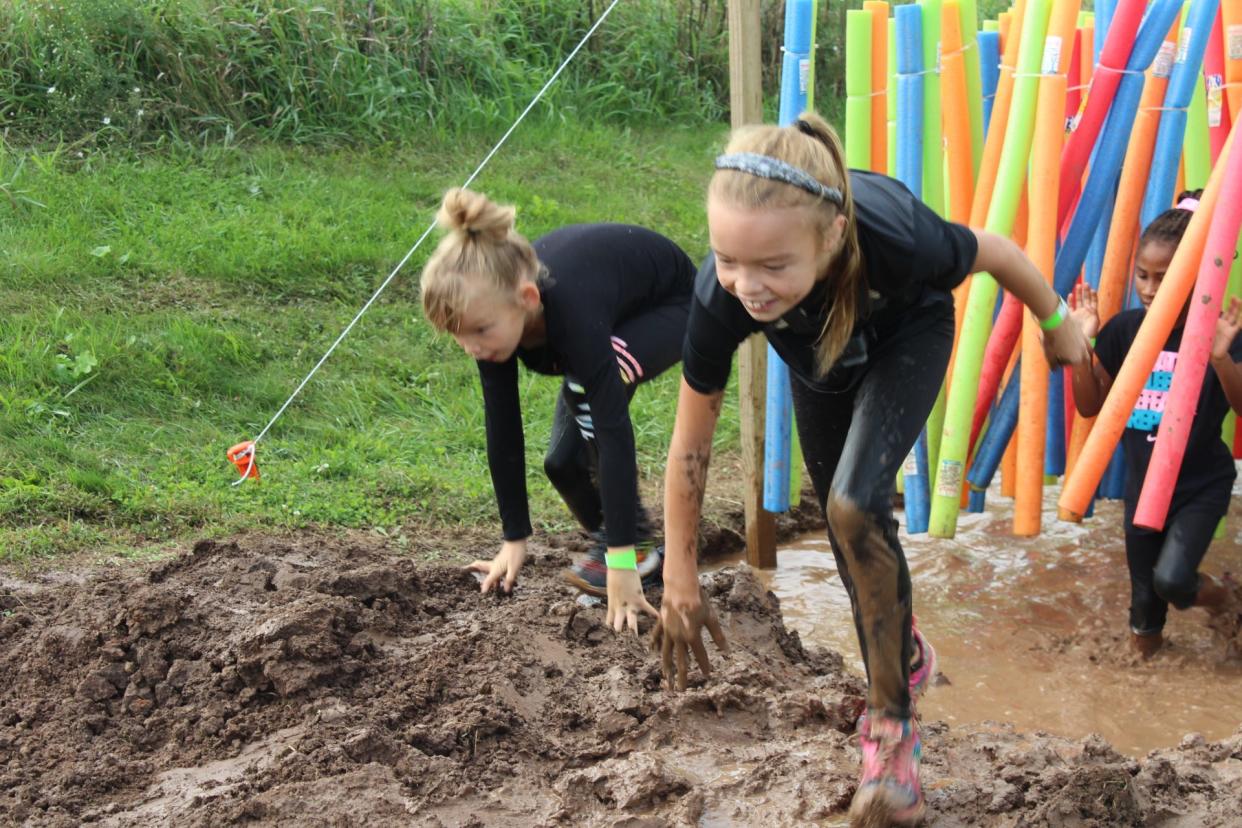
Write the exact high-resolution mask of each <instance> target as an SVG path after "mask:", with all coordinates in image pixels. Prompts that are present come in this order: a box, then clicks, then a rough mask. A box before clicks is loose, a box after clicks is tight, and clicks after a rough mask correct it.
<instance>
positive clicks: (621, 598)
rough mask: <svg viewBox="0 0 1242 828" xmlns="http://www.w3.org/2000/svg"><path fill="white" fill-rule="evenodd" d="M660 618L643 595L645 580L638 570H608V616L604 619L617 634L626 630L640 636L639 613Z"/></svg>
mask: <svg viewBox="0 0 1242 828" xmlns="http://www.w3.org/2000/svg"><path fill="white" fill-rule="evenodd" d="M640 610H641V611H642V612H646V613H650V614H651V616H652V617H654V618H659V617H660V614H659V613H658V612H656V609H655V607H653V606H651V604H650V603H648V602H647V596H645V595H643V579H642V576H640V575H639V574H638V570H637V569H609V570H608V614H607V615H606V616H605V617H604V620H605V622H606V623H607V624H608V626H610V627H612V628H613V629H614V630H616V631H617V632H621V631H623V630H625V629H626V628H629V629H630V630H632V631H633V633H634V635H638V613H639V611H640Z"/></svg>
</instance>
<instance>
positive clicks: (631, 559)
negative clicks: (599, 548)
mask: <svg viewBox="0 0 1242 828" xmlns="http://www.w3.org/2000/svg"><path fill="white" fill-rule="evenodd" d="M604 560H605V561H606V562H607V563H608V568H609V569H635V570H636V569H638V554H637V553H636V552H635V551H634V550H633V549H626V550H624V551H623V552H605V553H604Z"/></svg>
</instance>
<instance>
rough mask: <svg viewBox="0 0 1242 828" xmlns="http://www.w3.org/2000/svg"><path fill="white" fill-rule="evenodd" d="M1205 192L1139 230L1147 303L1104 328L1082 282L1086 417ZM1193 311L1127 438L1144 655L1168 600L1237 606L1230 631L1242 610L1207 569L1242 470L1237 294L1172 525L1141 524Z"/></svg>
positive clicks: (1080, 397) (1131, 539)
mask: <svg viewBox="0 0 1242 828" xmlns="http://www.w3.org/2000/svg"><path fill="white" fill-rule="evenodd" d="M1200 194H1201V191H1199V190H1196V191H1194V192H1187V193H1182V194H1181V196H1179V198H1178V202H1177V206H1176V207H1174V208H1173V209H1171V210H1166V211H1164V212H1163V213H1161V214H1160V215H1158V216H1156V218H1154V219H1153V220H1152V222H1151V224H1149V225H1147V229H1146V230H1144V231H1143V235H1142V236H1140V237H1139V245H1138V252H1137V254H1136V255H1135V258H1134V288H1135V292H1136V293H1137V294H1138V298H1139V303H1140V305H1141V307H1138V308H1134V309H1132V310H1128V311H1122V312H1121V313H1119V314H1117V315H1116V316H1114V317H1113V318H1112V319H1110V320H1109V321H1108V324H1107V325H1105V326H1104V328H1103V329H1102V330H1101V329H1100V317H1099V301H1098V297H1097V295H1096V292H1095V291H1094V290H1092V289H1091V288H1090V286H1088V285H1079V286H1078V287H1076V288H1075V290H1074V295H1073V299H1074V310H1073V316H1074V318H1075V319H1076V320H1077V321H1078V323H1079V325H1080V326H1081V327H1082V329H1083V331H1084V332H1085V333H1086V334H1087V336H1089V337H1095V336H1096V331H1099V337H1098V339H1096V342H1095V349H1094V355H1095V357H1096V358H1095V359H1094V360H1093V359H1091V355H1090V354H1088V356H1087V357H1086V359H1085V360H1084V361H1083V362H1081V363H1077V364H1075V365H1074V367H1073V382H1074V405H1075V406H1077V408H1078V412H1079V413H1080V414H1082V415H1083V416H1084V417H1094V416H1095V415H1096V414H1098V413H1099V411H1100V408H1101V407H1102V406H1103V404H1104V399H1105V397H1107V396H1108V391H1109V389H1110V388H1111V387H1112V385H1113V378H1114V377H1116V376H1117V372H1118V371H1120V370H1121V364H1122V362H1124V361H1125V358H1126V354H1128V353H1129V352H1130V346H1131V345H1132V344H1133V343H1134V338H1135V336H1136V335H1137V334H1138V330H1139V326H1140V325H1142V324H1143V317H1144V316H1145V315H1146V313H1147V309H1148V308H1149V307H1151V303H1152V301H1153V300H1154V299H1155V298H1156V292H1157V291H1158V290H1159V289H1160V285H1161V283H1162V281H1163V279H1164V273H1165V271H1166V270H1168V269H1169V264H1170V263H1171V262H1172V261H1173V254H1174V253H1175V252H1177V246H1178V244H1180V243H1181V240H1182V235H1183V234H1184V233H1185V232H1186V227H1187V226H1188V225H1189V224H1190V217H1191V216H1192V215H1193V214H1194V210H1195V208H1196V207H1198V206H1199V196H1200ZM1189 310H1190V300H1189V299H1187V300H1186V307H1185V308H1183V309H1182V313H1181V315H1180V316H1179V317H1178V319H1177V322H1176V324H1175V325H1174V327H1173V332H1172V333H1171V334H1170V335H1169V339H1168V341H1167V342H1166V343H1165V345H1164V347H1163V348H1162V349H1161V353H1160V356H1159V357H1158V358H1157V359H1156V364H1155V366H1154V368H1153V370H1152V373H1151V376H1150V377H1148V380H1147V383H1146V384H1145V387H1144V391H1143V394H1142V395H1141V396H1140V397H1139V400H1138V403H1137V404H1136V406H1135V408H1134V411H1133V413H1131V415H1130V419H1129V420H1128V421H1127V422H1126V429H1125V431H1124V432H1123V433H1122V438H1121V444H1122V448H1123V451H1124V453H1125V458H1126V467H1127V468H1126V491H1125V497H1124V502H1125V518H1124V523H1123V526H1124V531H1125V539H1126V565H1127V567H1128V568H1129V570H1130V642H1131V645H1132V647H1133V648H1134V650H1135V651H1136V652H1137V653H1138V655H1140V656H1141V657H1143V658H1150V657H1151V656H1152V655H1154V654H1155V653H1156V651H1157V650H1159V649H1160V647H1161V646H1162V645H1163V643H1164V624H1165V621H1166V619H1167V617H1168V613H1169V605H1170V604H1172V605H1173V606H1174V607H1176V608H1177V609H1179V610H1185V609H1190V608H1191V607H1203V608H1204V609H1205V610H1207V612H1208V613H1209V614H1210V615H1212V616H1216V617H1218V618H1220V617H1222V616H1227V615H1228V614H1230V613H1232V622H1230V621H1229V619H1228V618H1223V619H1222V620H1223V621H1224V622H1225V626H1226V631H1229V629H1230V624H1232V629H1233V630H1236V628H1237V624H1238V618H1239V616H1238V613H1242V602H1240V601H1239V598H1242V593H1240V592H1239V590H1238V587H1237V585H1236V584H1233V583H1231V582H1229V581H1224V580H1221V579H1217V578H1213V577H1212V576H1211V575H1207V574H1204V573H1201V572H1199V564H1200V563H1202V562H1203V558H1204V556H1206V555H1207V551H1208V547H1209V546H1210V545H1211V543H1212V536H1213V535H1214V534H1215V532H1216V526H1217V524H1219V523H1220V519H1221V518H1222V517H1224V516H1225V513H1226V512H1227V511H1228V510H1229V499H1230V497H1231V495H1232V493H1233V481H1234V479H1235V478H1236V477H1237V469H1236V467H1235V465H1234V462H1233V452H1231V451H1230V450H1229V447H1228V446H1226V445H1225V443H1224V441H1223V440H1221V436H1220V435H1221V424H1222V423H1223V422H1224V420H1225V415H1226V414H1228V413H1229V410H1230V409H1231V408H1232V409H1233V410H1234V411H1239V412H1242V371H1239V368H1238V364H1237V363H1238V361H1239V360H1242V340H1238V339H1237V335H1238V330H1239V328H1240V327H1242V304H1240V303H1239V302H1238V300H1237V299H1233V300H1232V301H1230V303H1229V307H1228V308H1226V309H1225V311H1224V313H1222V314H1221V317H1220V321H1219V322H1217V323H1216V336H1215V338H1214V340H1213V342H1212V352H1211V368H1212V370H1210V371H1207V372H1206V373H1205V374H1204V376H1203V387H1202V388H1201V389H1200V390H1199V401H1198V404H1197V405H1196V407H1195V418H1194V420H1193V421H1192V423H1191V426H1190V435H1189V437H1188V438H1187V442H1186V455H1185V458H1184V459H1183V461H1182V468H1181V473H1180V474H1178V476H1177V482H1176V483H1175V484H1174V489H1173V498H1172V501H1171V503H1170V506H1169V515H1168V519H1167V520H1166V521H1165V528H1164V531H1162V532H1154V531H1151V530H1149V529H1143V528H1141V527H1138V526H1135V525H1134V510H1135V508H1136V507H1137V505H1138V499H1139V493H1140V492H1141V491H1142V487H1143V481H1144V479H1145V478H1146V477H1147V466H1148V465H1149V464H1150V462H1151V454H1152V449H1153V448H1154V447H1155V441H1156V433H1157V431H1158V430H1159V428H1160V421H1161V418H1162V416H1163V412H1164V402H1165V395H1166V394H1167V393H1168V389H1169V383H1170V382H1171V380H1172V378H1173V369H1174V367H1175V366H1176V365H1177V358H1178V350H1179V349H1180V348H1181V344H1182V329H1183V328H1184V326H1185V324H1186V316H1187V314H1188V313H1189Z"/></svg>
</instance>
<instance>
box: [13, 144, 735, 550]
mask: <svg viewBox="0 0 1242 828" xmlns="http://www.w3.org/2000/svg"><path fill="white" fill-rule="evenodd" d="M723 134H724V129H723V127H719V126H712V125H708V126H704V125H702V124H699V125H694V126H686V127H670V128H663V129H658V130H657V129H634V130H618V129H614V128H607V127H600V128H593V129H571V128H564V129H552V128H550V127H547V126H543V127H536V128H531V129H526V128H524V129H523V130H522V131H519V133H518V135H517V136H516V137H515V139H514V143H513V144H512V145H511V146H510V147H508V148H507V149H506V150H504V151H503V152H502V153H501V154H500V155H498V156H497V158H496V159H495V160H494V162H493V164H492V165H491V166H490V167H489V169H488V170H487V171H486V172H485V173H484V175H483V176H482V178H481V179H480V180H479V182H478V183H477V186H478V188H479V189H482V190H484V191H486V192H488V193H489V194H491V195H492V196H493V197H495V198H497V199H500V200H503V201H509V202H512V203H514V204H516V205H517V206H518V220H519V227H520V229H521V230H522V231H523V232H525V233H526V234H527V235H528V236H529V237H535V236H538V235H539V234H541V233H544V232H546V231H548V230H550V229H552V228H554V227H556V226H558V225H561V224H564V223H568V222H573V221H627V222H635V223H639V224H644V225H647V226H650V227H653V228H656V229H658V230H660V231H662V232H664V233H666V234H668V235H670V236H671V237H673V238H674V239H676V240H677V241H678V242H680V243H681V244H682V245H683V246H684V247H685V248H686V249H687V251H688V252H689V253H690V254H691V256H692V257H694V258H696V259H697V258H698V257H700V256H701V255H702V254H703V253H704V252H705V250H706V237H705V226H704V220H703V213H702V199H703V187H704V184H705V182H706V179H707V176H708V174H709V172H710V166H711V164H710V159H711V157H712V155H713V153H714V151H715V150H716V148H717V147H718V143H719V139H720V138H721V137H723ZM490 140H491V136H488V138H487V139H486V141H485V140H484V139H482V138H478V139H474V140H469V139H467V140H457V141H453V142H443V141H436V140H435V139H430V140H429V141H428V142H425V143H422V144H416V143H415V142H411V143H410V145H409V146H408V147H406V148H402V149H392V148H378V149H372V150H364V151H359V150H355V151H350V152H344V151H333V152H311V151H306V150H293V149H287V148H284V149H281V148H273V147H252V148H249V149H244V150H241V149H236V148H233V149H213V150H208V151H190V150H185V149H181V150H176V149H174V150H169V151H166V152H161V153H158V154H154V155H132V154H125V153H121V152H117V151H113V152H111V153H109V154H106V155H98V154H91V153H87V154H85V155H84V157H81V158H79V157H77V156H76V155H75V154H73V153H64V152H61V153H59V154H56V153H52V154H39V153H33V152H32V153H20V154H19V153H12V152H10V153H9V154H6V155H2V156H0V182H5V191H4V192H5V193H7V194H8V198H5V197H4V193H0V257H2V258H3V261H4V262H5V266H4V268H3V270H2V271H0V320H3V321H2V322H0V326H2V328H0V559H8V560H20V559H25V558H29V557H30V556H35V555H47V554H55V553H64V552H73V551H106V550H134V549H140V548H144V547H145V548H150V547H151V546H153V545H159V544H164V543H168V542H170V541H177V540H183V539H186V538H189V537H198V536H202V535H207V534H225V533H230V532H235V531H238V530H241V529H245V528H256V527H258V528H263V529H280V528H294V527H306V526H327V525H330V526H346V527H360V528H378V529H380V530H382V531H386V532H390V533H391V532H394V531H396V530H397V529H398V528H401V527H404V529H405V531H407V532H408V531H414V527H445V526H453V525H467V524H470V525H485V526H486V525H496V524H497V518H496V516H495V506H494V502H493V496H492V491H491V485H490V481H489V478H488V475H487V470H486V469H487V467H486V458H485V454H484V435H483V425H482V423H483V412H482V408H481V404H480V392H479V389H478V381H477V374H476V372H475V369H474V366H473V363H472V362H471V361H470V360H469V359H467V358H466V357H465V355H464V354H462V353H461V352H460V351H459V350H458V349H457V347H456V345H455V344H454V343H453V342H452V340H451V339H450V338H447V337H444V336H436V335H434V333H433V332H432V331H431V330H430V329H429V326H428V325H426V323H425V322H424V321H423V319H422V316H421V312H420V309H419V306H418V304H417V292H416V287H415V281H416V276H417V272H418V268H419V266H420V265H421V262H422V261H423V260H424V258H425V254H426V253H429V252H430V249H431V247H432V244H431V243H429V244H427V245H426V246H425V249H424V251H423V252H422V253H420V254H419V255H417V256H416V257H415V258H414V259H413V260H411V262H410V263H409V265H407V268H406V270H405V271H403V273H402V275H401V276H399V277H398V278H397V279H396V280H395V281H394V282H393V284H392V285H391V286H390V288H389V289H388V291H387V292H386V293H385V295H384V297H383V298H382V299H381V300H380V301H379V302H378V303H377V304H376V305H375V306H374V307H373V308H372V309H371V311H370V312H369V313H368V314H367V315H366V316H365V317H363V319H362V321H361V322H360V323H359V325H358V327H357V328H355V330H354V332H353V333H352V334H351V335H350V337H349V338H347V339H346V340H345V342H344V343H343V344H342V346H341V347H340V348H339V349H338V350H337V352H336V353H335V354H334V355H333V357H332V358H331V359H330V360H329V361H328V363H327V364H326V365H325V366H324V368H323V369H322V370H321V371H320V373H319V374H318V376H317V377H316V378H315V379H314V380H313V381H312V383H311V384H310V385H309V386H308V387H307V388H306V390H305V391H304V392H303V393H302V395H301V397H300V398H299V399H298V401H297V402H295V403H294V405H293V406H292V407H291V408H290V409H289V410H288V411H287V412H286V413H285V415H284V416H283V417H282V418H281V419H280V420H279V421H278V422H277V424H276V425H275V427H274V428H273V429H272V431H271V432H270V434H269V435H268V437H267V438H266V439H265V440H264V441H263V443H261V444H260V465H261V468H262V471H263V475H264V477H263V480H262V481H261V482H260V483H258V484H246V485H244V486H240V487H232V486H230V485H229V484H230V483H231V482H232V481H233V480H234V476H235V472H234V470H233V468H232V466H231V465H229V464H228V463H227V461H226V459H225V456H224V453H225V450H226V449H227V448H228V447H229V446H230V445H232V444H233V443H235V442H239V441H241V440H243V439H249V438H251V437H253V436H254V435H255V434H256V433H257V432H258V431H259V429H261V428H262V427H263V426H264V425H265V424H266V423H267V421H268V419H269V418H270V417H271V416H272V415H273V414H274V413H275V411H276V410H277V409H278V408H279V406H280V404H281V403H282V402H283V401H284V400H285V399H286V397H287V396H288V395H289V393H290V392H291V391H292V390H293V388H294V387H295V386H296V384H297V383H298V381H299V380H300V379H301V378H302V377H303V376H304V375H305V374H306V372H307V371H308V370H309V369H310V368H311V366H313V364H314V363H315V361H316V360H317V359H318V358H319V357H320V356H321V355H322V353H323V352H324V351H325V350H326V348H327V346H328V345H329V344H330V343H331V342H332V340H333V339H334V338H335V337H336V336H337V334H338V333H339V332H340V331H341V330H342V329H343V327H344V326H345V324H346V323H347V322H348V321H349V319H350V318H352V316H353V315H354V313H355V312H356V311H357V309H358V308H359V307H361V305H362V304H363V302H364V301H365V300H366V299H367V297H368V296H370V294H371V292H372V291H373V290H374V289H375V287H376V286H377V285H378V284H379V283H380V282H381V281H382V279H383V277H384V276H386V275H387V273H388V272H389V270H390V269H391V268H392V267H393V266H394V265H395V263H396V262H397V261H398V260H400V258H401V256H402V255H403V254H404V253H405V252H406V250H407V249H408V248H409V246H410V245H411V244H413V242H414V241H415V240H416V239H417V238H418V236H419V235H420V234H421V233H422V231H423V230H424V229H425V228H426V226H427V224H428V222H429V221H430V219H431V217H432V215H433V214H434V208H435V206H436V204H437V203H438V198H439V195H440V193H441V192H442V191H443V190H444V189H445V188H446V187H448V186H452V185H454V184H456V183H459V182H460V180H461V179H462V178H464V176H465V174H466V172H467V171H468V170H469V169H472V168H473V166H474V164H475V163H477V159H478V158H481V157H482V154H483V152H484V151H485V150H486V148H487V143H489V142H490ZM432 241H434V237H433V239H432ZM522 377H523V378H522V383H523V406H524V410H525V413H526V424H527V434H528V435H529V437H528V441H527V455H528V458H527V460H528V462H527V473H528V474H527V476H528V481H529V487H530V491H531V497H532V505H533V509H532V512H533V517H534V519H535V520H536V523H537V525H539V526H541V527H543V528H548V529H561V528H567V527H568V526H570V524H571V521H570V517H569V515H568V512H567V511H566V510H565V509H564V507H563V506H562V505H560V504H559V501H558V500H557V499H556V497H555V494H554V492H553V491H552V490H551V487H550V486H549V485H548V484H547V482H546V481H545V480H544V478H543V475H542V463H541V455H542V449H543V443H544V440H545V437H546V435H547V433H548V430H549V421H550V416H551V411H552V401H553V399H554V395H555V393H556V390H557V388H558V384H557V381H556V380H555V379H551V378H543V377H535V376H533V375H530V374H529V373H523V375H522ZM676 382H677V371H671V372H669V374H668V375H666V376H665V377H664V378H662V379H661V380H659V381H657V382H655V383H653V384H652V385H651V386H650V387H645V388H644V389H643V390H642V391H641V392H640V393H639V395H638V397H637V399H636V402H635V405H634V408H633V411H632V414H633V420H634V425H635V429H636V432H637V439H638V444H639V446H640V457H639V462H640V467H641V471H642V474H643V475H644V477H645V478H646V479H648V480H650V479H651V478H653V477H657V476H659V475H660V474H661V473H662V467H663V460H664V453H665V451H666V448H667V442H668V437H669V433H670V431H671V424H672V418H673V410H674V405H675V396H676ZM734 421H735V418H734V417H727V418H726V422H727V423H729V425H727V426H726V427H725V428H723V429H722V430H721V432H720V434H719V438H718V439H719V441H720V445H721V446H722V447H730V448H731V447H733V446H735V445H736V440H737V432H736V428H735V426H734V425H733V423H734ZM497 532H499V527H498V526H497Z"/></svg>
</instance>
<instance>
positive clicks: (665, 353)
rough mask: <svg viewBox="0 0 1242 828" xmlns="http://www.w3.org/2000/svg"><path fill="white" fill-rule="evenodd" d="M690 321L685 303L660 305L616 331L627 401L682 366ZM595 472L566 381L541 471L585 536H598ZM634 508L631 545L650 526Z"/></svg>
mask: <svg viewBox="0 0 1242 828" xmlns="http://www.w3.org/2000/svg"><path fill="white" fill-rule="evenodd" d="M689 316H690V301H689V297H687V298H686V300H685V301H684V302H676V303H672V304H667V305H660V306H658V307H655V308H652V309H651V310H648V311H646V312H645V313H642V314H640V315H638V316H635V317H633V318H631V319H626V320H624V321H623V322H622V323H621V324H620V325H618V326H617V329H616V330H615V331H614V332H613V336H612V344H613V349H614V350H615V351H616V352H617V366H618V369H619V370H620V372H621V381H622V382H623V383H624V384H625V393H626V395H627V396H628V398H629V399H631V400H632V399H633V398H634V391H635V390H636V389H637V388H638V386H639V385H641V384H642V383H644V382H647V381H648V380H650V379H653V378H655V377H657V376H659V375H660V374H662V373H663V372H664V371H666V370H667V369H669V368H670V367H672V366H673V365H676V364H677V363H678V362H680V361H681V343H682V340H683V339H684V338H685V335H686V322H687V320H688V319H689ZM636 462H637V461H636ZM598 468H599V452H598V450H597V448H596V445H595V432H594V429H593V427H592V423H591V407H590V405H589V404H588V403H587V398H586V391H585V389H584V388H583V387H582V386H581V385H580V384H579V383H578V382H576V381H575V380H574V379H573V378H571V377H568V376H566V377H565V380H564V382H562V383H561V393H560V396H559V397H557V400H556V411H555V412H554V413H553V415H552V437H551V439H550V440H549V441H548V453H547V455H546V456H545V457H544V460H543V470H544V472H545V473H546V474H547V475H548V480H549V481H551V483H552V486H553V487H554V488H555V489H556V491H557V492H558V493H559V494H560V496H561V499H562V500H564V501H565V505H566V506H568V507H569V511H570V512H572V513H573V515H574V517H575V518H576V519H577V520H578V523H579V524H581V525H582V527H583V528H584V529H586V530H587V531H588V532H596V531H599V530H600V529H601V528H603V523H604V507H603V501H602V500H601V498H600V492H599V481H598V480H597V479H596V478H597V476H596V469H598ZM634 506H635V510H636V512H637V522H636V523H635V528H636V530H637V532H638V537H637V538H636V540H637V541H638V542H642V541H644V540H647V538H648V537H649V536H650V533H651V522H650V520H649V519H648V516H647V513H646V510H645V509H644V508H643V505H642V502H641V500H640V501H639V502H637V503H635V504H634Z"/></svg>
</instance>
